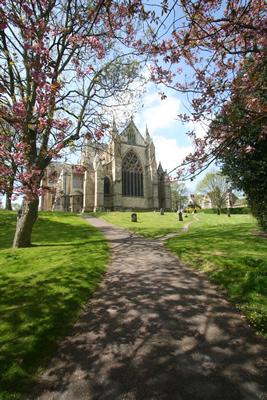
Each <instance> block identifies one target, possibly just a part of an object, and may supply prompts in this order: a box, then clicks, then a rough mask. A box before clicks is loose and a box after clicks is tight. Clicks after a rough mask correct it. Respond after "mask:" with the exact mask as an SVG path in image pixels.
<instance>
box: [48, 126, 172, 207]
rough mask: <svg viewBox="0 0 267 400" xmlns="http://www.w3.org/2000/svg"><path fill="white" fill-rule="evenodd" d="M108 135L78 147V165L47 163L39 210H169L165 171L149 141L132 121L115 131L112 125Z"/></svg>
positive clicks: (151, 142)
mask: <svg viewBox="0 0 267 400" xmlns="http://www.w3.org/2000/svg"><path fill="white" fill-rule="evenodd" d="M112 137H113V138H112V140H111V142H110V143H109V144H107V145H99V146H98V147H96V146H95V145H94V144H93V143H92V142H91V141H90V140H88V141H87V142H86V144H85V145H84V147H83V149H82V153H81V161H80V164H79V165H72V164H67V163H52V164H51V165H50V166H49V167H48V168H47V170H46V173H45V177H44V179H43V185H45V186H48V187H49V189H50V190H49V191H47V192H46V193H45V194H44V195H43V196H42V199H41V209H42V210H60V211H73V212H81V211H84V212H86V211H97V210H106V209H108V210H127V209H140V210H141V209H142V210H155V209H160V208H164V209H165V210H168V209H171V189H170V182H169V180H168V179H167V173H166V171H164V170H163V168H162V166H161V163H159V165H157V162H156V157H155V146H154V143H153V140H152V138H151V137H150V135H149V132H148V130H147V129H146V134H145V138H144V137H143V136H142V135H141V133H140V132H139V130H138V129H137V127H136V126H135V124H134V122H133V120H132V119H131V120H130V122H129V124H128V125H127V127H126V128H125V129H124V130H123V131H122V132H121V133H120V134H119V133H118V131H117V128H116V125H115V123H114V124H113V135H112Z"/></svg>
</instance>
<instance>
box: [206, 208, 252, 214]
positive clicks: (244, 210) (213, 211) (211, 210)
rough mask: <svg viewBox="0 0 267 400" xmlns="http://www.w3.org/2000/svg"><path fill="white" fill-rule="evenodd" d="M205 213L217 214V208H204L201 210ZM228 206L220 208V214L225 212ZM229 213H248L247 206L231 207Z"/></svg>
mask: <svg viewBox="0 0 267 400" xmlns="http://www.w3.org/2000/svg"><path fill="white" fill-rule="evenodd" d="M201 211H203V212H204V213H205V214H217V208H206V209H203V210H201ZM227 212H228V208H221V214H227ZM230 213H231V214H250V213H251V211H250V208H249V207H233V208H231V209H230Z"/></svg>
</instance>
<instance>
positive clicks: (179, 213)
mask: <svg viewBox="0 0 267 400" xmlns="http://www.w3.org/2000/svg"><path fill="white" fill-rule="evenodd" d="M178 219H179V221H183V213H182V211H179V212H178Z"/></svg>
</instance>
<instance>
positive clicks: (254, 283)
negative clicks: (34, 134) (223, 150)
mask: <svg viewBox="0 0 267 400" xmlns="http://www.w3.org/2000/svg"><path fill="white" fill-rule="evenodd" d="M137 214H138V222H137V223H134V222H131V218H130V215H131V213H128V212H125V213H119V212H114V213H102V214H100V216H101V218H103V219H105V220H107V221H109V222H111V223H113V224H116V225H119V226H122V227H124V228H128V229H130V230H131V231H132V232H136V233H138V234H141V235H144V236H146V237H157V236H162V235H166V234H167V233H170V232H176V231H179V232H180V234H179V235H178V236H177V237H175V238H172V239H169V240H168V241H167V242H166V243H165V244H166V246H167V247H168V248H169V249H170V250H171V251H173V252H175V253H176V254H177V255H178V256H179V257H180V258H181V259H182V261H183V262H185V263H186V264H188V265H190V266H192V267H194V268H197V269H199V270H201V271H204V272H205V273H206V274H207V275H208V276H209V277H210V279H211V280H212V281H213V282H215V283H216V284H218V285H219V286H220V287H221V288H222V289H224V290H225V291H226V293H227V295H228V298H229V299H230V300H231V301H232V302H233V303H234V304H235V305H236V306H237V307H238V308H239V309H240V310H241V312H242V313H243V314H245V315H246V317H247V319H248V321H249V323H250V324H251V325H252V326H254V327H255V328H256V330H257V331H258V332H261V333H262V334H263V335H264V336H265V337H266V338H267V238H266V237H265V238H264V237H260V236H259V235H258V226H257V223H256V221H255V219H254V218H253V217H251V216H250V215H232V216H231V218H229V217H227V215H220V216H217V215H215V214H214V215H213V214H203V213H198V214H197V215H196V216H197V218H198V220H195V219H194V218H193V216H192V215H189V217H188V218H186V219H184V222H178V221H177V217H176V214H174V213H166V214H165V215H160V214H159V213H139V212H138V213H137ZM189 222H190V227H189V231H188V232H182V231H181V227H182V226H183V225H185V224H187V223H189Z"/></svg>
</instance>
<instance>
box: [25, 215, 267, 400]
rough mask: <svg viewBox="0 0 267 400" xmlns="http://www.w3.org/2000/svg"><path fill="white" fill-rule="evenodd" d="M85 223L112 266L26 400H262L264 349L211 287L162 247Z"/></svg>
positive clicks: (265, 395)
mask: <svg viewBox="0 0 267 400" xmlns="http://www.w3.org/2000/svg"><path fill="white" fill-rule="evenodd" d="M90 223H92V224H93V225H95V226H97V227H98V228H100V229H101V230H102V231H103V232H104V234H105V235H106V236H107V238H108V239H109V241H110V245H111V247H112V249H113V258H112V262H111V265H110V268H109V270H108V272H107V274H106V277H105V279H104V281H103V282H102V284H101V286H100V287H99V288H98V290H97V291H96V292H95V294H94V296H93V298H92V299H91V301H90V303H89V304H88V306H87V308H86V309H85V310H84V312H83V314H82V315H81V317H80V319H79V321H78V322H77V323H76V325H75V326H74V329H73V331H72V334H71V335H70V336H68V337H67V338H66V339H65V340H64V341H63V343H62V344H61V345H60V347H59V350H58V352H57V355H56V356H55V358H54V359H53V360H52V362H51V367H50V368H49V369H48V370H47V371H46V372H45V373H44V375H43V376H42V377H41V379H40V382H39V384H38V385H37V388H36V391H35V393H36V394H35V395H33V397H32V398H34V399H39V400H48V399H49V400H242V399H244V400H254V399H257V400H266V399H267V391H266V384H267V379H266V378H267V360H266V342H265V341H264V340H263V339H261V338H259V337H257V336H256V335H255V333H254V331H253V330H252V329H250V328H249V327H248V326H247V325H246V323H245V321H244V320H243V319H242V317H241V316H240V315H239V314H238V312H237V311H236V310H235V309H234V308H233V307H232V306H231V305H230V304H229V303H228V302H227V301H226V300H225V299H224V298H223V296H222V295H221V294H220V293H219V292H218V290H217V289H216V287H215V286H213V285H212V284H211V283H209V282H208V281H207V280H206V279H205V277H203V275H202V274H200V273H198V272H195V271H192V270H190V269H188V268H186V267H184V266H182V265H181V264H180V263H179V260H178V258H177V257H175V256H174V255H172V254H171V253H169V252H168V251H167V250H166V249H165V248H164V247H163V246H162V244H161V243H159V242H157V241H152V240H146V239H143V238H140V237H137V236H134V235H130V234H129V232H127V231H125V230H123V229H120V228H116V227H114V226H111V225H110V224H108V223H107V222H104V221H101V220H97V219H93V218H92V219H90ZM88 256H90V255H88ZM264 385H265V386H264Z"/></svg>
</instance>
